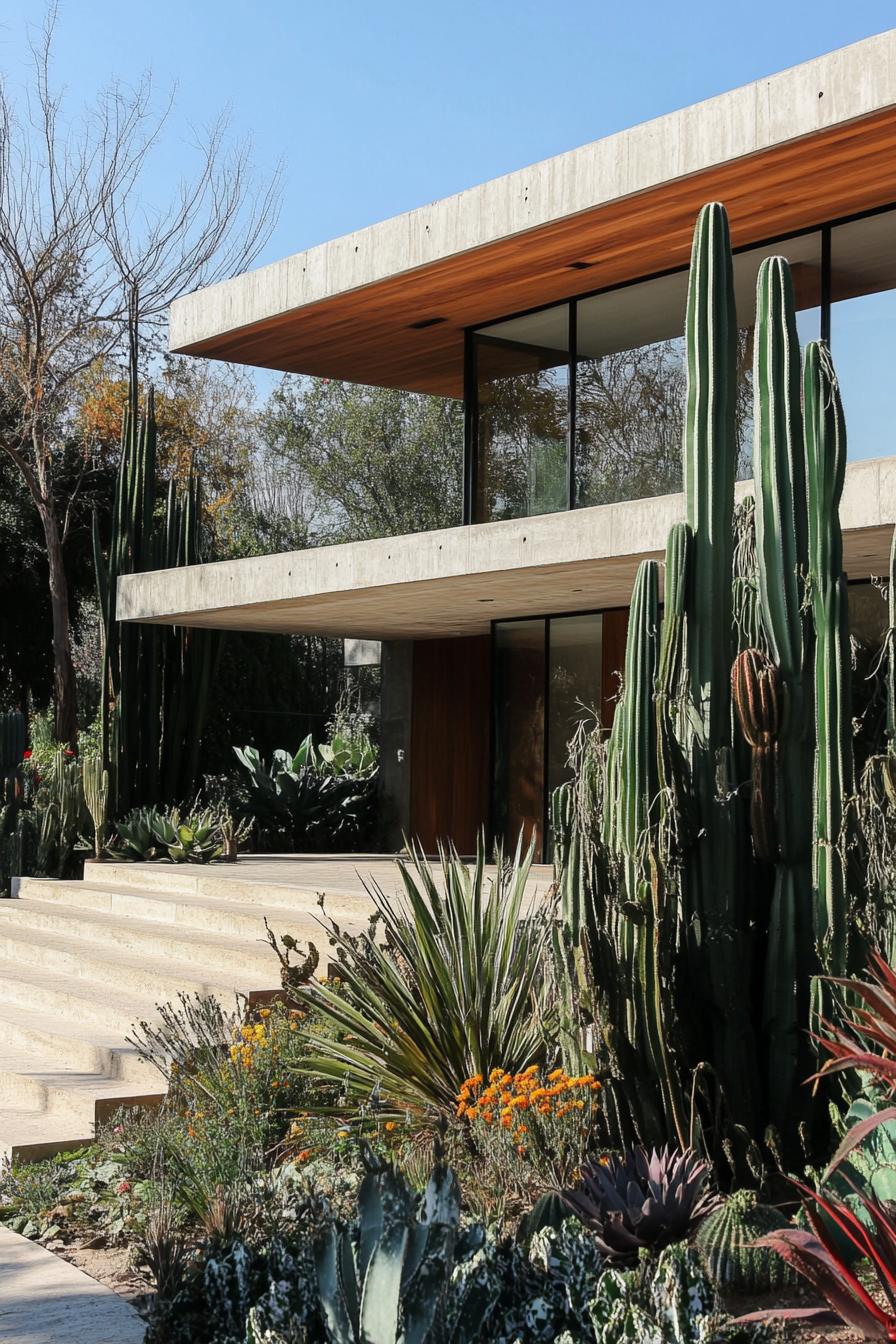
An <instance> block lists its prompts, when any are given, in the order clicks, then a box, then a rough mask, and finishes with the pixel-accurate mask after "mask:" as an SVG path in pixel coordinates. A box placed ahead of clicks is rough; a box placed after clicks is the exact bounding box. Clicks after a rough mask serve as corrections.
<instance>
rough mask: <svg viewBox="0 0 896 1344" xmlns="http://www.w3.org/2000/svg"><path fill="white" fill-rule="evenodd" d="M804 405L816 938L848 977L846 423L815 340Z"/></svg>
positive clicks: (833, 969)
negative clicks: (841, 512) (811, 636)
mask: <svg viewBox="0 0 896 1344" xmlns="http://www.w3.org/2000/svg"><path fill="white" fill-rule="evenodd" d="M803 409H804V426H805V438H806V468H807V484H808V501H809V585H810V593H811V598H812V615H813V623H814V627H815V668H814V673H815V677H814V680H815V735H816V747H815V788H814V792H813V814H814V824H813V840H814V846H813V889H814V895H815V940H816V944H817V947H818V951H819V955H820V957H821V960H822V963H823V965H824V967H825V970H826V971H827V972H828V973H829V974H831V975H844V974H845V973H846V970H847V961H848V929H849V920H848V916H847V905H848V903H847V883H846V859H845V846H844V837H843V825H844V816H845V812H846V802H847V799H848V798H850V797H851V796H852V794H853V792H854V789H855V779H854V774H853V754H852V707H851V694H850V663H851V658H850V648H849V623H848V591H847V585H846V577H845V575H844V573H843V537H842V533H841V528H840V517H839V509H840V496H841V494H842V493H843V481H844V478H845V475H846V424H845V421H844V417H843V407H842V404H841V401H840V389H839V386H838V384H837V377H836V374H835V373H834V368H833V365H832V363H831V357H830V355H829V353H828V350H827V348H826V346H824V345H821V344H819V343H818V342H817V341H813V342H811V343H810V344H809V345H808V346H807V347H806V352H805V359H804V364H803Z"/></svg>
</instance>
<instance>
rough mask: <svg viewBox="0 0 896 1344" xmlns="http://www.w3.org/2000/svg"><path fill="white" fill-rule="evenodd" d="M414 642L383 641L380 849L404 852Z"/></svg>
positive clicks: (408, 803) (408, 811)
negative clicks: (402, 847)
mask: <svg viewBox="0 0 896 1344" xmlns="http://www.w3.org/2000/svg"><path fill="white" fill-rule="evenodd" d="M413 689H414V641H413V640H411V639H389V640H383V644H382V682H381V687H380V774H379V786H380V845H381V847H382V849H383V851H384V852H386V853H389V852H395V851H397V850H399V849H400V848H401V845H402V836H403V835H409V834H410V830H411V708H412V704H413Z"/></svg>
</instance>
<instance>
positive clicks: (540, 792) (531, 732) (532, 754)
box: [492, 619, 546, 858]
mask: <svg viewBox="0 0 896 1344" xmlns="http://www.w3.org/2000/svg"><path fill="white" fill-rule="evenodd" d="M494 679H495V681H494V685H495V701H494V780H493V788H494V794H493V802H492V821H493V829H494V834H495V839H496V840H503V842H504V844H505V845H506V846H507V847H508V848H513V847H514V846H515V845H516V842H517V840H518V838H519V835H520V831H522V832H523V837H524V842H525V843H528V841H529V840H530V839H531V837H532V835H533V834H534V835H535V836H536V858H540V857H541V837H542V826H543V821H544V766H545V756H544V752H545V722H546V717H545V703H544V701H545V621H544V620H541V619H539V620H533V621H504V622H501V623H500V624H499V625H496V626H495V642H494Z"/></svg>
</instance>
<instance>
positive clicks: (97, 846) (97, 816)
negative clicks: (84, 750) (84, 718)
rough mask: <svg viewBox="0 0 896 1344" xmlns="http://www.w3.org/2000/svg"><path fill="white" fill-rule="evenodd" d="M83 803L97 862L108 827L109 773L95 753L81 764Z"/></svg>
mask: <svg viewBox="0 0 896 1344" xmlns="http://www.w3.org/2000/svg"><path fill="white" fill-rule="evenodd" d="M81 778H82V781H83V785H84V802H85V803H86V804H87V811H88V812H89V813H90V819H91V821H92V822H93V857H94V858H95V859H96V860H97V861H99V860H100V859H102V857H103V851H104V850H105V848H106V832H107V829H108V825H109V771H108V770H106V769H104V767H103V758H102V756H100V755H99V753H96V754H94V755H90V756H85V757H84V760H83V761H82V763H81Z"/></svg>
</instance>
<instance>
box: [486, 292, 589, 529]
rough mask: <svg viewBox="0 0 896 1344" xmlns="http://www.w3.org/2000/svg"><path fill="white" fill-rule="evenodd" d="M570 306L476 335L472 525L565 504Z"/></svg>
mask: <svg viewBox="0 0 896 1344" xmlns="http://www.w3.org/2000/svg"><path fill="white" fill-rule="evenodd" d="M568 352H569V308H568V305H567V304H565V303H564V304H560V305H559V306H558V307H555V308H548V309H545V310H543V311H542V312H538V313H531V314H529V316H527V317H519V318H513V319H511V320H509V321H507V322H499V323H496V324H495V325H493V326H490V327H487V328H484V329H483V330H482V331H481V332H477V334H476V336H475V338H474V358H475V367H476V398H477V405H476V412H477V414H476V422H477V426H478V442H477V461H478V479H477V482H476V501H475V502H476V507H475V515H474V516H475V520H476V521H477V522H488V521H490V520H492V519H498V518H525V517H528V516H530V515H531V514H536V513H554V512H557V511H558V510H560V509H565V508H567V507H568V494H569V489H568V474H569V473H568V466H567V437H568V436H567V428H568V424H569V353H568Z"/></svg>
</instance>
